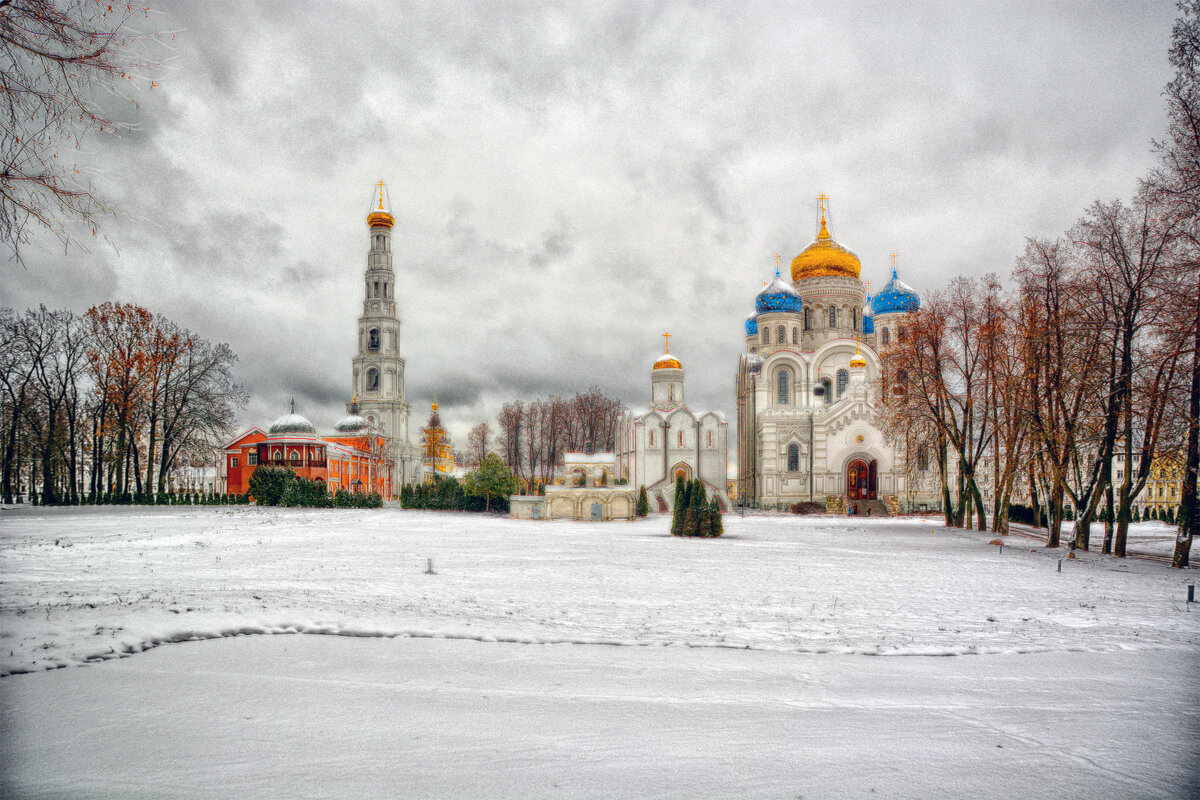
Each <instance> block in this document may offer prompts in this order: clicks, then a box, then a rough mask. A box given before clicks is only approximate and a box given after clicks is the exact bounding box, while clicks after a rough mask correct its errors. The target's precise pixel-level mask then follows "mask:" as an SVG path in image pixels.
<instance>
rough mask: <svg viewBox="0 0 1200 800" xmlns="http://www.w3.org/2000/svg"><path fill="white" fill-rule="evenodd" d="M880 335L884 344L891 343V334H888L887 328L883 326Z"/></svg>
mask: <svg viewBox="0 0 1200 800" xmlns="http://www.w3.org/2000/svg"><path fill="white" fill-rule="evenodd" d="M881 336H882V337H883V343H884V344H891V343H892V342H891V336H890V335H889V334H888V329H887V328H884V329H883V333H882V334H881Z"/></svg>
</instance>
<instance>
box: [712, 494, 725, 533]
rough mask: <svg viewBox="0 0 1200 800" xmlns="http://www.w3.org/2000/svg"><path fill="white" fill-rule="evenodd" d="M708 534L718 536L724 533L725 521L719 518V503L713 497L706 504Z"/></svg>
mask: <svg viewBox="0 0 1200 800" xmlns="http://www.w3.org/2000/svg"><path fill="white" fill-rule="evenodd" d="M708 509H709V510H708V514H709V524H710V526H711V527H710V528H709V534H708V535H709V536H720V535H721V534H723V533H725V523H724V522H723V521H722V520H721V504H720V503H719V502H718V501H717V498H715V497H714V498H713V499H712V500H711V501H710V502H709V504H708Z"/></svg>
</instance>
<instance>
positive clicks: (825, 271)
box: [792, 211, 862, 281]
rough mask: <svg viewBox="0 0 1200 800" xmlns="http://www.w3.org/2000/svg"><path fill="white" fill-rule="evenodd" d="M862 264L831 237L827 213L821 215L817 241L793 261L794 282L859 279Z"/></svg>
mask: <svg viewBox="0 0 1200 800" xmlns="http://www.w3.org/2000/svg"><path fill="white" fill-rule="evenodd" d="M860 271H862V262H861V261H859V260H858V256H856V255H854V253H852V252H851V251H850V250H848V249H846V248H845V247H842V246H841V245H840V244H838V243H837V242H836V241H834V239H833V237H832V236H830V235H829V227H828V226H827V225H826V223H825V213H824V212H823V211H822V213H821V230H820V231H819V232H818V233H817V240H816V241H815V242H813V243H812V244H810V245H809V246H808V247H806V248H804V250H803V251H802V252H801V253H800V255H798V256H796V257H795V258H793V259H792V280H793V281H798V280H803V279H804V278H816V277H820V276H823V275H844V276H846V277H849V278H857V277H858V274H859V272H860Z"/></svg>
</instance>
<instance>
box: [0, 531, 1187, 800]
mask: <svg viewBox="0 0 1200 800" xmlns="http://www.w3.org/2000/svg"><path fill="white" fill-rule="evenodd" d="M0 513H2V515H0V673H2V674H4V675H6V676H7V677H4V678H2V679H0V697H2V699H3V710H2V711H3V728H2V730H0V733H3V737H2V738H3V743H2V744H0V765H3V768H4V772H5V776H6V783H5V784H4V785H0V789H3V790H5V791H7V793H8V794H13V795H17V796H46V797H60V796H113V797H134V796H147V797H163V796H239V797H245V796H261V797H273V796H298V795H300V796H320V797H326V796H330V797H332V796H381V795H386V796H396V795H400V796H446V795H454V796H484V795H488V796H497V795H499V796H511V797H524V796H532V795H536V796H560V795H567V796H589V797H590V796H613V795H619V796H677V797H693V796H774V797H796V796H797V795H803V796H805V797H811V796H845V795H852V796H892V797H931V796H944V797H962V796H994V797H1034V796H1037V797H1062V796H1094V797H1110V796H1126V797H1133V796H1147V797H1186V796H1189V794H1190V793H1191V792H1194V791H1196V790H1198V789H1200V778H1198V776H1197V774H1196V772H1197V769H1198V768H1200V760H1198V759H1197V757H1196V751H1197V747H1198V745H1197V742H1198V741H1200V708H1198V705H1197V702H1196V701H1197V699H1198V698H1200V691H1198V690H1197V687H1198V683H1197V682H1198V681H1200V607H1197V606H1193V607H1191V608H1190V609H1189V608H1188V606H1187V604H1186V602H1185V598H1186V586H1187V584H1188V583H1195V582H1196V581H1195V575H1196V573H1195V572H1193V571H1178V570H1171V569H1170V568H1169V567H1167V566H1166V565H1165V564H1160V563H1154V562H1146V561H1136V560H1132V559H1130V560H1124V561H1119V560H1115V559H1112V558H1111V557H1107V556H1100V555H1095V554H1089V553H1082V554H1079V558H1078V559H1075V560H1071V561H1065V560H1064V562H1063V564H1062V571H1061V572H1059V571H1058V563H1059V559H1060V558H1065V555H1066V553H1065V551H1063V550H1056V551H1048V550H1044V549H1042V548H1040V547H1037V546H1036V544H1035V543H1033V542H1030V541H1029V540H1025V539H1021V538H1019V537H1015V536H1014V537H1010V538H1009V546H1006V547H1005V548H1004V551H1003V553H1001V552H1000V550H999V548H997V547H994V546H990V545H988V544H987V542H988V541H990V540H991V539H992V538H993V536H992V535H991V534H986V533H975V532H968V531H951V530H947V529H945V528H942V527H940V523H939V522H938V521H937V520H935V519H899V520H879V519H874V520H871V519H867V520H863V519H853V520H847V519H842V518H828V517H805V518H799V517H791V516H777V517H776V516H752V517H746V518H744V519H743V518H739V517H737V516H728V517H727V518H726V530H727V534H726V536H725V537H724V538H722V539H718V540H679V539H674V538H672V537H670V536H669V535H668V534H667V531H666V527H667V520H666V519H665V518H662V517H658V518H651V519H650V520H648V521H643V522H637V523H607V524H593V523H550V522H521V521H515V520H508V519H502V518H495V517H485V516H482V515H465V514H450V513H430V512H410V511H402V510H399V509H392V508H389V509H384V510H382V511H349V510H338V511H311V510H271V509H262V510H260V509H256V508H240V507H232V508H219V507H218V508H194V509H190V508H189V509H178V508H148V509H139V508H103V509H31V508H24V509H19V510H14V511H8V510H6V511H4V512H0ZM1153 526H1155V524H1154V523H1147V524H1146V525H1145V526H1135V527H1136V528H1137V530H1136V531H1135V536H1136V537H1137V538H1135V540H1134V541H1137V542H1141V541H1142V539H1145V540H1146V541H1147V542H1149V546H1148V549H1150V550H1153V549H1154V548H1155V547H1157V546H1158V545H1157V542H1159V541H1161V540H1162V539H1164V538H1167V537H1169V536H1170V529H1169V528H1167V526H1161V527H1162V529H1163V531H1162V532H1159V531H1157V530H1155V529H1154V527H1153ZM1142 528H1145V530H1142ZM430 560H432V564H433V572H432V574H429V573H428V571H427V567H428V564H429V563H430ZM247 633H320V634H337V636H321V637H310V636H303V637H295V636H288V637H254V638H252V639H245V638H242V639H236V640H227V641H213V642H196V641H194V640H204V639H217V638H222V637H229V636H234V635H237V634H247ZM350 637H353V638H350ZM183 642H187V644H178V645H176V646H173V647H163V648H159V649H157V650H155V651H154V652H151V653H144V651H146V650H148V649H151V648H154V647H156V646H158V645H161V644H166V643H183ZM578 645H582V646H578ZM133 654H141V655H137V656H136V657H135V658H122V657H124V656H129V655H133ZM874 655H883V656H910V657H911V656H916V658H884V659H877V658H866V657H865V656H874ZM924 656H969V657H966V658H927V657H924ZM84 664H87V665H88V666H86V667H85V668H83V669H68V670H57V671H47V670H50V669H52V668H55V667H62V666H77V665H84ZM22 673H27V674H22ZM3 793H4V792H0V794H3Z"/></svg>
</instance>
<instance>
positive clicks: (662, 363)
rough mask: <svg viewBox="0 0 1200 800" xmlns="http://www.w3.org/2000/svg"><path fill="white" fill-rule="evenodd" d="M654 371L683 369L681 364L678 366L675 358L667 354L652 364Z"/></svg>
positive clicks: (677, 360)
mask: <svg viewBox="0 0 1200 800" xmlns="http://www.w3.org/2000/svg"><path fill="white" fill-rule="evenodd" d="M654 369H683V364H680V363H679V359H677V358H675V356H673V355H671V354H670V353H667V354H666V355H664V356H662V357H661V358H659V359H658V361H655V362H654Z"/></svg>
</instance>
